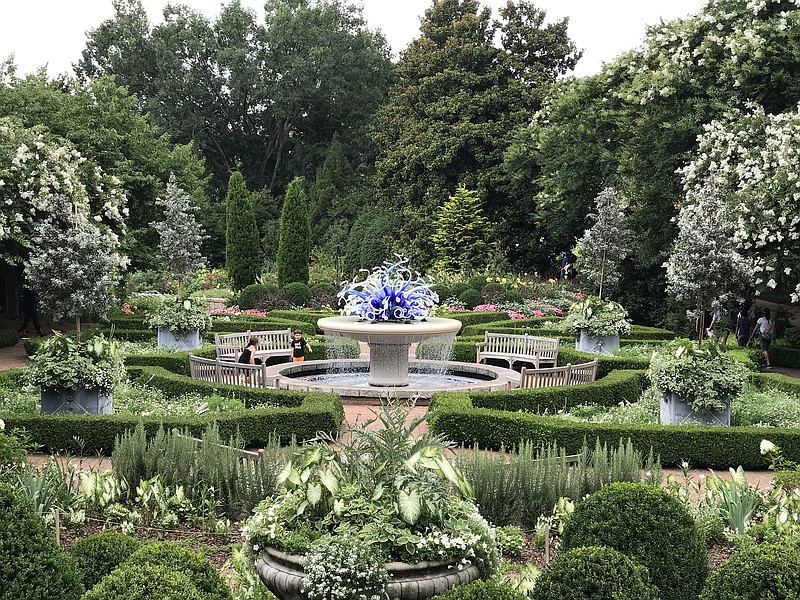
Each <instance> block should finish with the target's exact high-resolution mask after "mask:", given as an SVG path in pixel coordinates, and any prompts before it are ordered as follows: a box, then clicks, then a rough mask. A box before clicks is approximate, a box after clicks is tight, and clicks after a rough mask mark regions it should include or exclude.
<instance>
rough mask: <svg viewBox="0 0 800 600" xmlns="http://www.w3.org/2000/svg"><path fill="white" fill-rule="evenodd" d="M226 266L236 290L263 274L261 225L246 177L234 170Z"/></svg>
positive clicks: (228, 202) (227, 211) (228, 203)
mask: <svg viewBox="0 0 800 600" xmlns="http://www.w3.org/2000/svg"><path fill="white" fill-rule="evenodd" d="M225 214H226V227H225V267H226V269H227V270H228V277H230V279H231V284H232V285H233V289H234V290H237V291H238V290H241V289H243V288H245V287H247V286H248V285H250V284H251V283H255V281H256V277H258V276H259V275H260V273H261V256H260V254H259V237H258V227H257V225H256V215H255V213H254V212H253V202H252V200H251V198H250V192H248V191H247V185H246V184H245V182H244V177H242V174H241V173H240V172H239V171H236V172H234V173H231V176H230V179H229V180H228V195H227V198H226V209H225Z"/></svg>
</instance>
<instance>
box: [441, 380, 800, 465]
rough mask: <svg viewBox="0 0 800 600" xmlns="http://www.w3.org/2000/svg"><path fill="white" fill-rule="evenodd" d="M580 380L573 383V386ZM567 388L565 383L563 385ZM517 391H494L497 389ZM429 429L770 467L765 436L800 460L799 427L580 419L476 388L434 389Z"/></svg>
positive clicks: (475, 440)
mask: <svg viewBox="0 0 800 600" xmlns="http://www.w3.org/2000/svg"><path fill="white" fill-rule="evenodd" d="M577 387H580V386H575V388H572V389H573V390H574V389H576V388H577ZM565 389H566V388H565ZM509 393H513V392H495V395H502V394H509ZM433 410H436V412H435V413H434V414H433V415H432V417H431V419H430V421H429V422H430V427H431V431H432V432H434V433H436V434H442V435H445V436H446V437H448V438H449V439H450V440H452V441H454V442H456V443H459V444H466V445H477V446H480V447H481V448H492V449H497V448H500V447H501V446H505V447H507V448H509V447H512V446H514V445H516V444H519V442H520V441H522V440H530V441H532V442H533V443H534V444H536V445H539V444H551V443H555V444H556V445H558V446H563V447H564V448H565V449H566V451H567V452H577V451H578V450H579V449H580V447H581V446H582V445H583V442H584V440H588V442H589V443H590V444H592V443H594V441H595V440H596V439H599V440H600V442H601V443H606V444H610V445H615V444H618V443H619V441H620V439H623V440H624V439H630V440H631V441H632V443H633V445H634V446H635V447H636V448H637V449H638V450H640V451H641V452H645V453H647V452H649V451H650V449H651V448H652V449H653V451H654V452H655V453H656V454H659V455H660V456H661V461H662V463H663V464H667V465H669V464H676V463H679V462H681V461H684V460H687V461H689V462H690V463H691V464H692V465H695V466H707V467H713V468H727V467H729V466H737V465H742V466H743V467H744V468H747V469H753V468H756V469H763V468H765V467H766V462H765V461H764V457H763V456H761V453H760V452H759V444H760V443H761V440H762V439H764V438H768V439H769V440H771V441H772V442H773V443H775V444H777V445H778V446H780V448H781V449H782V450H783V452H784V453H785V455H786V456H787V458H789V459H790V460H795V461H797V460H800V431H798V430H796V429H779V428H758V427H704V426H700V425H667V426H665V425H641V424H612V423H580V422H575V421H567V420H564V419H559V418H556V417H548V416H540V415H535V414H530V413H526V412H509V411H504V410H497V409H490V408H476V407H475V406H474V404H473V400H472V394H469V393H447V394H435V395H434V397H433V400H432V402H431V406H430V408H429V411H433Z"/></svg>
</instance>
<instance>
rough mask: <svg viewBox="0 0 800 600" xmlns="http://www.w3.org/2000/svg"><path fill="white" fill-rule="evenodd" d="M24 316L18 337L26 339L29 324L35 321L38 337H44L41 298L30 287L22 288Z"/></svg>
mask: <svg viewBox="0 0 800 600" xmlns="http://www.w3.org/2000/svg"><path fill="white" fill-rule="evenodd" d="M22 314H23V321H22V325H20V326H19V331H17V335H19V337H25V336H26V335H27V334H28V323H30V322H31V321H33V326H34V327H35V328H36V333H37V335H38V336H39V337H42V336H43V335H44V332H42V325H41V323H39V297H38V296H37V295H36V292H35V291H34V290H33V289H32V288H30V287H28V286H25V287H24V288H22Z"/></svg>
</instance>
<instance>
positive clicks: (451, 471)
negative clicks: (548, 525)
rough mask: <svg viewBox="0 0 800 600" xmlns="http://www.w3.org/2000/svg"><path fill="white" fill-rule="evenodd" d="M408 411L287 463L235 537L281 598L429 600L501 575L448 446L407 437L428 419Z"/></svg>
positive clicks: (390, 410) (386, 415)
mask: <svg viewBox="0 0 800 600" xmlns="http://www.w3.org/2000/svg"><path fill="white" fill-rule="evenodd" d="M407 415H408V409H407V408H401V407H397V406H392V405H390V406H388V407H385V408H384V409H383V411H382V412H381V413H380V414H379V415H378V419H379V420H380V421H381V424H382V425H383V428H381V429H380V432H381V435H375V430H373V429H372V428H371V427H370V423H365V424H363V425H362V426H361V427H359V428H357V429H354V430H352V431H350V432H349V434H350V435H349V441H348V442H347V443H342V442H341V440H337V441H336V443H335V444H332V443H331V442H333V441H334V440H332V439H331V438H329V437H320V438H319V439H317V440H315V441H313V442H312V443H310V444H309V445H307V446H306V447H305V448H303V449H301V450H300V451H299V453H298V455H297V456H296V457H295V458H294V459H293V460H291V461H290V462H288V463H287V464H286V465H285V467H284V468H283V470H282V471H281V473H280V474H279V476H278V488H279V490H278V492H277V493H276V494H275V495H274V496H273V497H270V498H267V499H266V500H264V501H263V502H262V503H261V504H259V505H258V506H257V507H256V509H255V511H254V515H253V516H252V517H251V518H250V519H249V520H248V521H247V523H246V524H245V526H244V527H243V529H242V533H243V535H244V537H245V539H246V540H247V544H248V547H249V548H250V550H251V551H252V552H254V554H255V556H256V558H257V562H256V568H257V570H258V572H259V575H260V577H261V580H262V581H263V582H264V584H265V585H266V586H267V587H268V588H269V589H270V591H272V592H273V593H274V594H275V595H276V596H278V598H281V600H323V599H329V598H345V597H346V598H362V597H363V598H364V599H365V600H366V599H368V598H373V597H383V598H387V597H388V598H399V599H401V600H411V599H413V600H426V599H427V598H430V597H432V596H433V595H435V594H440V593H442V592H443V591H445V590H447V589H448V588H451V587H454V586H455V585H459V584H462V583H469V582H470V581H473V580H475V579H477V578H479V577H483V578H487V579H488V578H491V577H492V576H493V575H494V574H496V573H497V570H498V568H499V555H498V549H497V543H496V541H495V538H494V530H493V529H492V528H491V526H490V525H489V524H488V523H487V522H486V521H485V520H484V519H483V518H482V517H481V516H480V514H479V513H478V510H477V507H476V506H475V503H474V501H473V500H472V496H473V492H472V488H471V486H470V484H469V482H468V481H467V480H466V479H465V478H464V476H463V475H462V474H461V472H460V471H459V470H458V469H456V468H455V467H453V466H452V465H451V464H450V462H449V460H448V458H447V456H446V451H447V450H448V449H449V448H451V445H450V444H448V443H446V442H444V441H443V440H442V438H440V437H438V436H433V435H431V434H429V433H425V434H422V435H419V436H416V435H414V434H413V431H414V430H415V428H416V427H417V426H419V425H420V423H421V422H422V421H424V419H425V417H424V416H423V417H421V418H417V419H415V420H413V421H411V422H410V423H408V424H406V417H407ZM355 588H360V589H361V590H363V592H364V594H355V591H356V590H355Z"/></svg>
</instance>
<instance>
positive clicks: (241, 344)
mask: <svg viewBox="0 0 800 600" xmlns="http://www.w3.org/2000/svg"><path fill="white" fill-rule="evenodd" d="M253 336H255V337H257V338H258V349H257V350H256V358H260V359H261V360H262V361H264V362H266V359H268V358H271V357H273V356H291V355H292V349H291V347H290V345H291V343H292V329H291V328H287V329H279V330H277V331H245V332H244V333H215V334H214V345H215V346H216V347H217V358H218V359H219V360H228V361H237V360H239V355H240V354H241V353H242V352H243V351H244V349H245V348H247V344H248V343H249V342H250V338H251V337H253Z"/></svg>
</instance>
